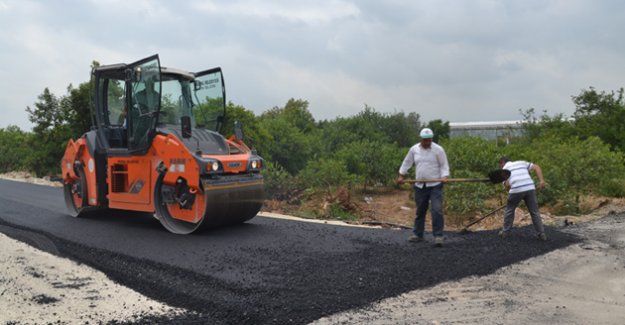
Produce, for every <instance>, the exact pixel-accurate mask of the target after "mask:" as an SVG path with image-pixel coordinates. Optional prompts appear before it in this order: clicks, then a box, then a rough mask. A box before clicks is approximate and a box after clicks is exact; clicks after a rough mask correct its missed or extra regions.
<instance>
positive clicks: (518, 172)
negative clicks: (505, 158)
mask: <svg viewBox="0 0 625 325" xmlns="http://www.w3.org/2000/svg"><path fill="white" fill-rule="evenodd" d="M503 169H507V170H509V171H510V178H508V182H509V183H510V191H509V193H520V192H526V191H531V190H535V189H536V186H534V180H533V179H532V176H530V170H531V169H532V163H530V162H527V161H522V160H519V161H509V162H507V163H506V164H505V165H504V166H503Z"/></svg>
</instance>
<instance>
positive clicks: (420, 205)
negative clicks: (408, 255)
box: [397, 128, 449, 247]
mask: <svg viewBox="0 0 625 325" xmlns="http://www.w3.org/2000/svg"><path fill="white" fill-rule="evenodd" d="M419 136H420V137H421V141H420V142H419V143H417V144H415V145H414V146H412V148H410V150H409V151H408V154H406V157H405V158H404V161H403V163H402V164H401V167H400V168H399V178H398V179H397V183H399V184H403V183H404V177H405V176H406V173H408V170H409V169H410V168H411V167H412V165H415V177H416V179H438V180H440V181H434V182H423V183H415V185H414V190H415V203H416V205H417V211H416V217H415V222H414V228H413V230H412V232H413V234H412V235H411V236H410V237H409V238H408V241H410V242H423V241H424V238H423V234H424V231H425V216H426V214H427V211H428V208H429V207H430V204H431V213H432V236H433V237H434V244H435V246H438V247H441V246H443V241H444V238H443V229H444V228H445V218H444V215H443V183H446V182H447V178H448V177H449V163H448V162H447V155H446V154H445V150H444V149H443V147H441V146H440V145H438V144H436V143H434V142H432V140H433V138H434V133H433V132H432V130H431V129H428V128H424V129H422V130H421V132H420V133H419Z"/></svg>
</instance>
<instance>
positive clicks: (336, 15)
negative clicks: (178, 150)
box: [0, 0, 625, 129]
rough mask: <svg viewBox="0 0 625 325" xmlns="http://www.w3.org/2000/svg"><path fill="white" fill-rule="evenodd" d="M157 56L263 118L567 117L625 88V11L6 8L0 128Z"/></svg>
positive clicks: (288, 2) (597, 1)
mask: <svg viewBox="0 0 625 325" xmlns="http://www.w3.org/2000/svg"><path fill="white" fill-rule="evenodd" d="M152 54H159V55H160V59H161V64H162V65H163V66H168V67H176V68H180V69H184V70H189V71H199V70H204V69H207V68H212V67H215V66H220V67H222V69H223V71H224V79H225V81H226V91H227V98H228V100H230V101H232V102H234V103H235V104H239V105H243V106H244V107H246V108H247V109H249V110H252V111H254V112H255V113H256V114H257V115H258V114H260V113H262V112H264V111H266V110H268V109H271V108H272V107H276V106H278V107H282V106H284V104H285V103H286V102H287V100H288V99H289V98H295V99H303V100H307V101H308V102H309V110H310V112H311V113H312V114H313V116H314V117H315V119H316V120H323V119H334V118H335V117H338V116H343V117H346V116H351V115H354V114H357V113H358V112H360V111H362V110H363V109H364V106H365V104H366V105H368V106H371V107H373V108H374V109H375V110H376V111H378V112H382V113H394V112H401V111H403V112H405V113H409V112H417V113H418V114H420V115H421V116H422V119H423V120H424V121H429V120H433V119H442V120H444V121H450V122H471V121H497V120H518V119H521V118H522V116H521V114H520V113H519V109H523V110H525V109H529V108H535V109H536V111H537V112H542V111H544V110H546V111H547V113H548V114H549V115H553V114H556V113H564V114H565V115H569V114H571V113H573V111H574V109H575V107H574V105H573V102H572V101H571V96H574V95H578V94H579V93H580V92H581V91H582V90H584V89H588V88H589V87H591V86H592V87H595V88H596V89H597V90H601V91H604V90H605V91H613V90H618V89H619V88H621V87H623V86H624V85H625V82H624V78H625V1H620V0H613V1H605V0H587V1H582V0H561V1H547V0H519V1H487V0H483V1H478V0H475V1H473V0H455V1H446V0H430V1H426V0H384V1H380V0H362V1H355V0H354V1H352V0H316V1H294V0H281V1H279V0H250V1H247V0H243V1H239V0H224V1H211V0H197V1H166V0H162V1H147V0H132V1H129V0H112V1H95V0H91V1H88V0H76V1H47V0H46V1H43V0H41V1H30V0H0V110H1V112H2V115H1V117H0V127H6V126H7V125H11V124H14V125H17V126H19V127H21V128H22V129H30V127H31V126H32V125H31V124H30V123H29V122H28V115H27V113H26V112H25V108H26V106H31V107H33V105H34V103H35V102H36V101H37V96H38V95H39V94H41V93H42V92H43V89H44V88H45V87H48V88H50V90H51V91H52V92H53V93H55V94H56V95H64V94H66V87H67V86H68V85H69V84H70V83H71V84H74V85H78V84H80V83H82V82H85V81H87V80H88V79H89V72H90V71H89V69H90V68H89V67H90V64H91V62H92V61H93V60H96V61H99V62H100V63H102V64H111V63H130V62H133V61H136V60H138V59H140V58H143V57H147V56H150V55H152Z"/></svg>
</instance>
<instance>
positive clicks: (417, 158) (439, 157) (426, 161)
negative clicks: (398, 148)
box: [399, 142, 449, 188]
mask: <svg viewBox="0 0 625 325" xmlns="http://www.w3.org/2000/svg"><path fill="white" fill-rule="evenodd" d="M413 164H414V165H415V166H416V167H415V177H416V178H417V179H434V178H443V177H449V163H448V162H447V155H446V154H445V150H443V147H441V146H439V145H438V144H436V143H434V142H432V146H431V147H430V148H429V149H425V148H422V147H421V143H417V144H415V145H414V146H412V148H410V150H409V151H408V154H406V157H405V158H404V161H403V163H402V164H401V167H399V174H401V175H406V173H407V172H408V169H410V167H412V165H413ZM438 184H440V182H435V183H427V187H432V186H436V185H438ZM415 186H416V187H418V188H423V183H421V184H415Z"/></svg>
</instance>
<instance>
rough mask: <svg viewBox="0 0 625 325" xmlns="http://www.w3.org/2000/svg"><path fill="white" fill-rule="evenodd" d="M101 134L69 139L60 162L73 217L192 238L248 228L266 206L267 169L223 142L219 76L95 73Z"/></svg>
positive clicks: (135, 66)
mask: <svg viewBox="0 0 625 325" xmlns="http://www.w3.org/2000/svg"><path fill="white" fill-rule="evenodd" d="M91 87H92V95H91V97H92V101H93V105H92V110H93V115H94V116H93V127H92V128H91V130H90V131H88V132H86V133H85V134H83V135H82V136H81V137H80V138H78V139H76V140H74V139H70V140H69V142H68V143H67V146H66V149H65V153H64V155H63V158H62V161H61V169H62V173H63V184H64V186H63V191H64V196H65V202H66V205H67V209H68V211H69V214H70V215H71V216H73V217H82V216H85V215H88V214H90V213H92V212H93V211H96V210H107V211H108V212H107V213H106V215H107V216H109V217H114V216H115V211H116V210H131V211H141V212H147V213H153V214H154V217H155V218H156V219H158V220H159V221H160V223H161V224H162V225H163V227H164V228H165V229H167V230H168V231H170V232H172V233H175V234H191V233H194V232H197V231H199V230H202V229H207V228H214V227H219V226H224V225H231V224H237V223H242V222H245V221H248V220H250V219H252V218H253V217H254V216H256V215H257V214H258V212H259V210H260V208H261V206H262V204H263V199H264V189H263V177H262V175H261V169H262V168H263V166H264V160H263V158H262V157H260V156H259V155H258V154H257V152H256V151H255V150H254V149H250V148H249V147H248V146H247V145H246V144H245V142H244V137H243V132H242V130H241V129H242V127H241V125H240V124H238V123H236V122H235V125H234V135H232V136H231V137H229V138H226V137H224V136H223V135H222V134H221V133H220V132H221V129H222V126H223V123H224V121H225V114H226V91H225V84H224V79H223V74H222V71H221V68H219V67H217V68H213V69H208V70H205V71H201V72H197V73H194V72H188V71H183V70H179V69H173V68H166V67H161V65H160V60H159V57H158V55H153V56H150V57H147V58H144V59H142V60H139V61H137V62H134V63H131V64H124V63H120V64H111V65H102V66H98V67H95V68H93V69H92V72H91Z"/></svg>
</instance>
